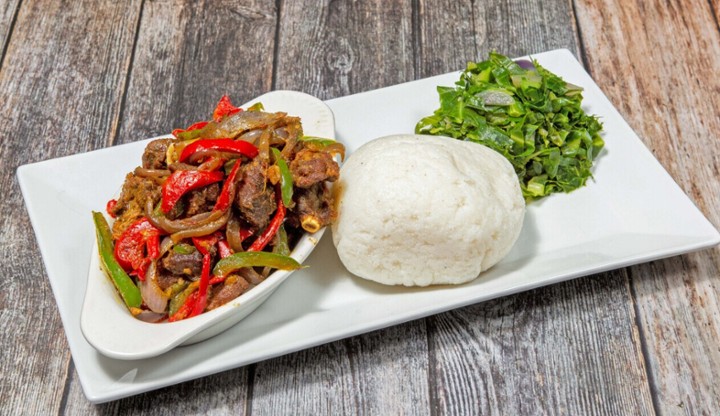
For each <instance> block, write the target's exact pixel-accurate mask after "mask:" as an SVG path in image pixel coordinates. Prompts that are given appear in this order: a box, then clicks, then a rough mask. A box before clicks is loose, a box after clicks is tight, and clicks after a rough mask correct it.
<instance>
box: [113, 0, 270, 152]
mask: <svg viewBox="0 0 720 416" xmlns="http://www.w3.org/2000/svg"><path fill="white" fill-rule="evenodd" d="M275 26H276V10H275V5H274V4H272V3H270V2H267V1H252V2H242V3H238V2H233V1H202V2H194V1H175V0H160V1H148V2H146V3H145V7H144V8H143V19H142V21H141V22H140V27H139V33H138V41H137V47H136V52H135V57H134V63H133V67H132V72H131V74H130V82H129V88H128V91H127V96H126V98H125V106H124V108H123V120H122V127H121V129H120V134H119V137H118V139H117V141H116V142H117V143H127V142H130V141H136V140H141V139H145V138H149V137H154V136H158V135H161V134H168V133H170V132H171V131H172V130H173V129H175V128H184V127H187V126H188V125H190V124H192V123H194V122H196V121H199V120H205V119H207V118H208V117H209V115H210V114H212V111H213V109H214V108H215V105H216V104H217V102H218V100H219V99H220V97H221V96H222V95H224V94H227V95H228V96H229V97H230V98H231V99H232V101H233V102H234V103H236V104H238V105H240V104H242V103H243V102H245V101H248V100H250V99H251V98H253V97H256V96H258V95H260V94H262V93H265V92H267V91H270V89H271V83H272V65H273V50H274V37H275Z"/></svg>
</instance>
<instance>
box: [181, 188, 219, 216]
mask: <svg viewBox="0 0 720 416" xmlns="http://www.w3.org/2000/svg"><path fill="white" fill-rule="evenodd" d="M219 196H220V184H217V183H213V184H211V185H208V186H206V187H204V188H201V189H196V190H194V191H190V192H189V193H188V195H187V197H186V198H187V201H188V202H187V210H186V211H185V215H186V216H188V217H192V216H193V215H195V214H200V213H203V212H208V211H210V210H211V209H212V208H213V206H215V201H217V199H218V197H219Z"/></svg>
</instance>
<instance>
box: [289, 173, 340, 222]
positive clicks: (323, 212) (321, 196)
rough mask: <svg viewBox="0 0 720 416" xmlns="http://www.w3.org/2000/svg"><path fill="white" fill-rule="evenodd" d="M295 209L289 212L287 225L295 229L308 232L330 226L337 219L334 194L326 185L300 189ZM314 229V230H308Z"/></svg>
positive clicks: (296, 193)
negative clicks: (301, 228) (333, 199)
mask: <svg viewBox="0 0 720 416" xmlns="http://www.w3.org/2000/svg"><path fill="white" fill-rule="evenodd" d="M294 199H295V203H296V205H295V208H294V209H293V210H292V211H290V212H289V214H288V218H287V224H288V225H289V226H290V227H293V228H300V227H301V226H302V227H303V228H304V229H306V230H307V231H311V232H314V231H317V229H319V228H321V227H324V226H326V225H330V224H331V223H332V222H333V221H335V219H336V218H337V212H335V208H334V207H333V203H332V193H331V192H330V190H329V189H328V188H327V187H326V186H325V184H324V183H316V184H315V185H313V186H311V187H310V188H307V189H303V188H298V189H296V192H295V196H294ZM308 227H312V228H314V229H312V230H311V229H308Z"/></svg>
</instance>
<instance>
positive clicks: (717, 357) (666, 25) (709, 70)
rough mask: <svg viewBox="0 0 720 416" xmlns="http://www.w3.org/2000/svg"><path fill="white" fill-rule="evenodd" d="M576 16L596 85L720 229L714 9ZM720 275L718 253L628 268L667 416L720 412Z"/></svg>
mask: <svg viewBox="0 0 720 416" xmlns="http://www.w3.org/2000/svg"><path fill="white" fill-rule="evenodd" d="M577 10H578V13H577V14H578V21H579V23H580V27H581V31H582V33H584V34H585V36H584V37H583V39H584V42H585V49H586V54H587V61H588V63H589V65H590V70H591V72H592V74H593V76H594V77H595V79H596V80H597V82H598V84H599V85H600V86H601V87H602V88H603V90H604V91H605V92H606V93H607V95H608V96H609V98H610V100H611V101H612V102H613V103H614V104H615V105H616V106H617V107H618V109H619V110H620V112H621V113H622V114H623V116H624V117H625V118H626V119H627V120H628V122H629V123H630V125H631V126H633V128H634V129H635V130H636V131H637V132H638V134H639V136H640V137H641V138H642V140H643V141H644V142H645V144H646V145H647V146H648V147H649V148H650V150H651V151H652V152H653V154H654V155H655V156H656V157H657V158H658V160H659V161H660V162H661V163H662V164H663V166H664V167H665V168H666V169H667V170H668V172H669V173H670V174H671V175H672V176H673V178H674V179H675V180H676V181H677V182H678V184H679V185H680V186H681V187H682V188H683V190H684V191H685V192H686V193H687V194H688V195H689V196H690V198H691V199H692V200H693V201H694V202H695V203H696V204H697V206H698V208H699V209H700V210H701V211H702V212H703V213H704V214H705V215H706V216H707V217H708V218H709V219H710V221H711V222H712V223H713V224H714V225H715V226H716V227H718V225H720V197H719V195H720V179H719V178H720V142H719V141H718V140H717V137H718V135H719V134H720V115H719V113H718V108H720V94H718V93H720V80H718V77H717V74H718V73H719V72H720V58H718V57H720V32H719V31H718V20H717V14H716V13H717V2H704V1H693V2H664V3H658V4H655V5H654V6H648V5H647V4H645V2H640V1H638V2H634V1H633V2H616V1H611V0H607V1H603V2H585V1H578V2H577ZM613 10H617V12H611V11H613ZM634 28H638V29H637V30H634ZM678 220H679V221H681V220H682V219H678ZM719 275H720V249H718V248H714V249H712V250H706V251H702V252H699V253H693V254H688V255H684V256H678V257H673V258H670V259H667V260H662V261H657V262H653V263H650V264H646V265H639V266H636V267H633V268H632V269H631V276H632V287H633V290H634V292H635V300H636V302H637V308H638V312H639V317H640V322H641V326H642V335H643V338H644V340H645V343H646V349H647V355H648V360H649V369H650V372H651V373H650V374H651V380H650V381H651V382H652V388H653V390H654V391H655V392H656V398H657V407H658V409H657V410H658V411H659V412H661V413H663V414H717V412H718V411H720V386H718V384H717V380H718V379H720V349H719V348H718V340H719V339H720V284H718V279H717V277H718V276H719Z"/></svg>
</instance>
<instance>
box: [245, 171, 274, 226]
mask: <svg viewBox="0 0 720 416" xmlns="http://www.w3.org/2000/svg"><path fill="white" fill-rule="evenodd" d="M266 170H267V166H266V165H265V164H264V163H262V162H261V161H260V160H258V159H254V160H253V161H252V162H251V163H249V164H247V165H245V166H243V169H242V177H241V179H240V182H239V183H238V187H237V194H236V195H235V205H236V206H237V208H238V210H239V211H240V216H241V217H242V218H243V219H244V220H245V221H247V222H248V223H249V224H250V225H251V226H253V227H254V228H256V229H258V230H261V229H263V228H265V227H266V226H267V224H268V222H269V221H270V216H271V215H272V213H273V212H275V209H276V208H277V207H276V205H275V198H274V195H275V194H274V192H273V190H272V189H271V188H269V187H268V186H267V179H266V176H265V175H266Z"/></svg>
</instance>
